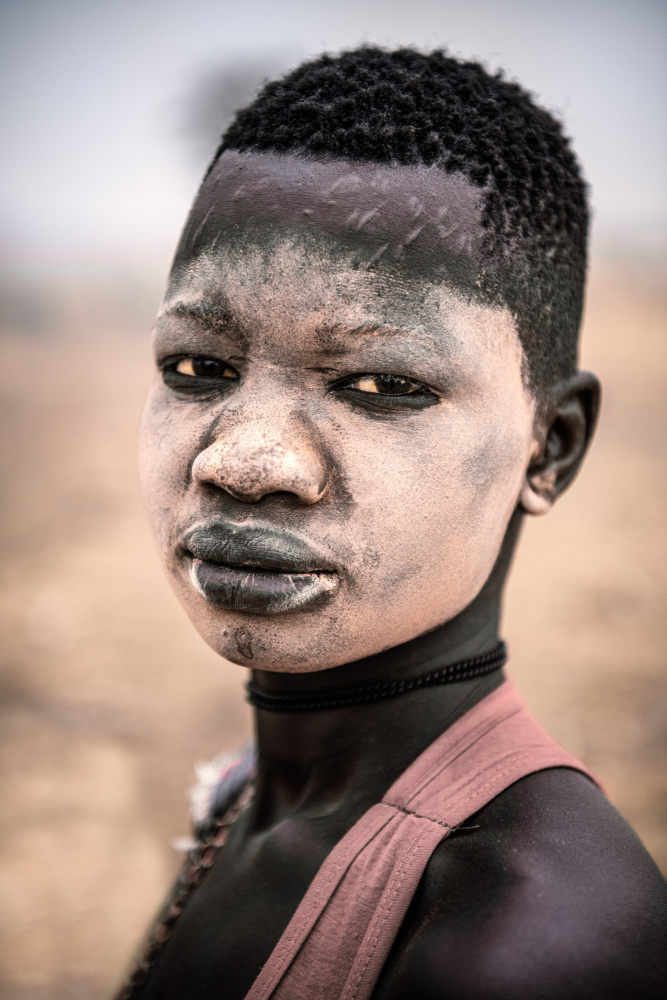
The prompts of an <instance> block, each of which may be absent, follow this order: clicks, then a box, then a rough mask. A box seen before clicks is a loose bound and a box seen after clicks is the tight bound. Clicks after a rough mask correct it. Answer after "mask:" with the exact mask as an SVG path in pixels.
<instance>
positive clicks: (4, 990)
mask: <svg viewBox="0 0 667 1000" xmlns="http://www.w3.org/2000/svg"><path fill="white" fill-rule="evenodd" d="M666 26H667V6H666V5H665V4H664V3H663V2H661V0H467V2H466V3H465V4H464V3H460V2H456V3H455V2H452V0H438V2H431V0H411V2H410V3H406V2H404V0H382V2H380V0H354V2H352V0H337V2H335V3H334V2H331V0H325V2H318V0H272V2H268V0H246V2H245V3H243V4H239V3H232V2H231V0H188V2H187V3H186V2H184V0H183V2H174V0H114V3H104V2H101V0H20V2H19V0H2V3H0V88H1V91H2V97H1V100H0V123H1V130H2V135H3V147H4V149H3V153H2V163H1V165H0V220H1V223H0V225H1V235H0V264H1V277H0V331H1V335H0V352H1V364H2V372H3V378H2V379H1V380H0V408H1V414H2V438H1V451H0V477H1V483H2V497H1V501H0V502H1V504H2V536H1V541H0V551H1V554H2V559H1V565H0V608H1V614H2V647H1V651H0V713H1V714H0V755H1V758H2V759H1V762H0V785H1V793H0V802H1V803H2V814H1V816H0V824H1V836H0V970H1V971H0V996H1V997H2V998H3V1000H4V998H11V1000H24V998H28V997H29V998H31V1000H32V998H36V1000H47V998H48V1000H78V998H81V1000H83V998H86V1000H97V998H99V1000H101V998H103V997H105V996H106V995H107V994H108V992H109V989H110V985H111V984H112V983H113V981H114V979H115V978H116V977H117V976H118V975H119V973H120V971H121V970H122V968H123V965H124V963H125V961H126V960H127V957H128V954H129V953H130V951H131V949H132V947H133V946H134V944H135V943H136V941H137V938H138V937H139V936H140V935H141V933H142V931H143V929H144V927H145V925H146V923H147V921H148V920H149V918H150V916H151V914H152V912H153V911H154V909H155V907H156V906H157V904H158V903H159V901H160V899H161V897H162V895H163V894H164V892H165V889H166V887H167V885H168V883H169V880H170V879H171V877H172V876H173V873H174V871H175V868H176V867H177V865H178V863H179V857H178V854H177V853H176V851H175V850H174V849H173V848H172V847H171V846H170V845H171V842H172V841H173V840H174V839H175V838H177V837H179V836H182V835H184V834H186V833H187V832H188V818H187V807H186V799H185V789H186V788H187V786H188V785H189V784H191V783H192V780H193V771H192V765H193V762H195V761H197V760H202V759H206V758H208V757H211V756H213V755H215V754H217V753H219V752H221V751H223V750H228V749H232V748H234V747H236V746H238V745H239V744H240V743H241V742H242V741H243V740H244V739H245V738H246V736H247V734H248V731H249V714H248V710H247V707H246V706H245V704H244V701H243V697H242V683H243V680H244V677H243V676H242V674H243V671H241V670H240V668H238V667H235V666H232V665H230V664H226V663H225V662H224V661H222V660H220V659H219V658H218V657H216V655H215V654H214V653H212V652H211V651H210V650H209V649H208V648H207V647H206V646H204V644H203V643H202V642H201V640H200V639H199V638H198V637H197V636H196V635H195V633H194V632H193V630H192V628H191V627H190V625H189V623H188V622H187V620H186V619H185V616H184V615H183V613H182V612H181V610H180V608H179V607H178V605H177V603H176V601H175V599H174V598H173V596H172V595H171V593H170V591H169V589H168V587H167V584H166V583H165V581H164V580H163V578H162V575H161V570H160V568H159V566H158V562H157V558H156V556H155V555H154V552H153V549H152V543H151V539H150V537H149V534H148V529H147V526H146V524H145V522H144V516H143V513H142V510H141V505H140V501H139V496H138V489H137V478H136V471H135V434H136V427H137V421H138V417H139V412H140V409H141V404H142V396H143V393H144V390H145V386H146V383H147V380H148V376H149V372H150V356H149V350H148V331H149V329H150V326H151V322H152V318H153V315H154V312H155V309H156V307H157V304H158V301H159V298H160V294H161V290H162V287H163V283H164V280H165V276H166V272H167V269H168V266H169V261H170V256H171V254H172V252H173V249H174V246H175V243H176V240H177V237H178V233H179V228H180V226H181V225H182V222H183V220H184V217H185V214H186V211H187V209H188V206H189V202H190V200H191V198H192V195H193V194H194V191H195V188H196V185H197V183H198V180H199V177H200V175H201V173H202V171H203V169H204V167H205V166H206V164H207V162H208V159H209V158H210V156H211V154H212V152H213V150H214V147H215V144H216V140H217V137H218V135H219V133H220V132H221V131H222V129H223V128H224V126H225V124H226V122H227V121H228V120H229V117H230V115H231V113H232V111H233V109H234V108H236V107H238V106H239V105H241V104H243V103H244V102H245V101H246V100H247V99H248V98H249V97H250V96H252V94H253V92H254V91H255V89H256V88H257V87H258V85H259V84H260V83H261V82H262V80H263V79H265V78H267V77H270V76H273V75H276V74H278V73H280V72H282V71H284V70H285V69H288V68H290V67H291V66H294V65H295V64H297V63H298V62H299V61H301V60H302V59H304V58H306V57H308V56H310V55H313V54H316V53H319V52H320V51H322V50H324V49H329V50H337V49H340V48H341V47H349V46H353V45H356V44H358V43H359V42H361V41H363V40H370V41H374V42H379V43H382V44H387V45H396V44H415V45H417V46H420V47H424V48H433V47H436V46H441V45H445V46H447V47H448V48H449V50H450V51H451V52H452V53H454V54H457V55H462V56H464V57H468V58H469V57H477V58H480V59H482V60H484V61H485V62H486V63H487V64H488V65H490V66H491V67H496V66H503V67H505V68H506V70H507V72H508V74H509V75H510V76H511V77H513V78H516V79H518V80H519V81H520V82H521V83H522V84H524V85H525V86H526V87H528V88H529V89H530V90H532V91H533V92H535V93H536V94H537V96H538V97H539V99H540V101H541V102H542V103H543V104H545V105H546V106H547V107H548V108H550V109H552V110H555V111H556V112H557V113H558V114H559V115H560V116H561V117H562V118H563V119H564V121H565V123H566V126H567V129H568V131H569V132H570V134H571V135H572V136H573V137H574V143H575V148H576V149H577V152H578V154H579V156H580V158H581V160H582V162H583V164H584V167H585V171H586V174H587V177H588V179H589V180H590V182H591V185H592V201H593V206H594V212H595V219H594V228H593V256H592V265H591V275H590V285H589V292H588V304H587V310H586V320H585V328H584V334H583V363H584V365H585V366H588V367H591V368H592V369H594V370H595V371H596V372H597V373H598V374H599V375H600V376H601V378H602V380H603V383H604V386H605V390H606V395H605V400H604V407H603V412H602V420H601V426H600V430H599V433H598V435H597V438H596V440H595V443H594V447H593V451H592V454H591V456H590V458H589V460H588V462H587V465H586V468H585V469H584V471H583V473H582V474H581V476H580V478H579V480H578V481H577V483H576V485H575V487H574V489H573V490H572V491H571V492H570V493H569V494H568V495H567V496H566V497H565V498H564V499H563V500H562V502H561V503H560V504H559V506H558V508H557V509H556V510H555V511H554V512H553V513H552V514H551V515H550V516H549V517H548V518H545V519H542V520H535V521H531V522H530V523H529V524H528V525H527V527H526V531H525V534H524V538H523V541H522V545H521V549H520V553H519V556H518V559H517V562H516V565H515V568H514V571H513V576H512V580H511V585H510V588H509V594H508V600H507V607H506V614H505V625H504V633H505V636H506V638H507V639H508V642H509V645H510V648H511V654H512V656H511V672H512V673H513V674H514V675H515V677H516V678H517V679H518V681H519V684H520V686H521V688H522V690H523V692H524V693H525V695H526V696H527V698H528V701H529V704H530V706H531V707H532V708H533V710H534V711H535V712H536V714H537V715H538V717H539V718H540V719H541V720H542V721H543V722H544V723H545V724H546V726H547V727H548V728H549V730H550V731H551V732H552V733H553V735H554V736H556V737H557V738H558V739H559V740H560V741H561V742H562V743H563V744H564V745H565V746H566V747H568V748H569V749H571V750H572V751H574V752H575V753H576V754H578V755H579V756H580V757H581V758H582V759H583V760H584V761H585V762H586V763H587V764H589V765H590V766H591V767H592V768H593V769H594V770H595V771H596V772H597V773H598V775H599V776H600V777H601V778H602V780H603V781H604V783H605V785H606V787H607V789H608V791H609V794H610V796H611V799H612V801H613V802H614V803H615V804H616V805H617V807H618V808H619V809H620V810H621V812H622V813H623V815H624V816H625V817H626V818H627V819H628V821H629V822H630V823H632V825H633V826H634V827H635V828H636V830H637V831H638V833H639V835H640V836H641V837H642V839H643V841H644V843H645V844H646V846H647V847H648V849H649V850H650V851H651V853H652V854H653V856H654V857H655V858H656V860H657V861H658V863H659V864H660V865H661V866H662V867H663V870H667V776H666V773H665V749H666V747H667V734H666V732H665V725H664V716H665V702H666V699H665V686H666V683H665V651H666V647H667V643H666V641H665V613H664V609H665V604H664V598H665V558H664V557H665V548H666V546H665V521H664V502H665V479H666V475H665V471H666V470H665V428H666V425H667V420H666V412H665V410H666V402H665V401H666V400H667V393H665V370H666V360H667V359H666V353H667V352H666V348H665V316H666V312H667V310H666V302H665V259H666V250H667V241H666V221H665V220H666V197H665V183H664V178H665V177H666V176H667V163H666V160H667V156H666V153H667V142H666V137H665V110H666V109H665V100H666V94H667V87H666V86H665V84H666V82H667V81H666V79H665V77H666V69H665V55H664V53H665V41H666V37H665V36H666V33H667V32H666Z"/></svg>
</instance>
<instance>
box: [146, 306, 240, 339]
mask: <svg viewBox="0 0 667 1000" xmlns="http://www.w3.org/2000/svg"><path fill="white" fill-rule="evenodd" d="M166 316H183V317H185V318H186V319H194V320H195V321H196V322H197V323H202V324H203V325H205V326H207V327H212V328H213V329H214V330H216V328H217V330H219V331H222V330H224V332H225V333H226V334H228V336H229V337H230V338H231V339H232V340H235V341H237V342H238V343H240V344H245V337H244V335H243V332H242V329H241V324H240V322H239V320H238V317H237V316H235V314H234V311H233V310H232V309H231V307H230V305H229V303H228V302H227V300H226V297H223V296H221V300H220V301H219V302H211V301H210V300H205V299H204V300H200V301H198V302H175V303H174V304H173V305H171V306H169V307H168V308H167V309H165V311H164V312H163V313H162V316H161V317H160V318H163V317H166Z"/></svg>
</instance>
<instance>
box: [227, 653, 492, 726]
mask: <svg viewBox="0 0 667 1000" xmlns="http://www.w3.org/2000/svg"><path fill="white" fill-rule="evenodd" d="M506 660H507V647H506V646H505V643H504V642H499V643H498V645H497V646H496V647H495V649H492V650H491V651H490V652H489V653H482V654H481V655H480V656H473V657H472V659H470V660H459V662H458V663H450V664H449V665H448V666H446V667H440V668H439V669H438V670H429V672H428V673H426V674H420V675H419V676H418V677H406V678H404V679H403V680H399V681H377V682H375V683H373V682H371V683H365V684H364V683H361V684H349V685H348V686H347V687H338V688H325V689H324V690H322V691H302V692H301V691H267V689H266V688H262V687H260V686H259V685H258V684H255V683H254V682H253V681H248V683H247V684H246V690H247V692H248V701H249V702H250V704H251V705H254V706H255V708H262V709H264V711H265V712H317V711H319V710H321V709H328V708H347V707H348V706H349V705H367V704H368V703H369V702H372V701H384V699H385V698H395V697H396V696H397V695H399V694H407V692H408V691H419V690H421V688H429V687H436V686H438V685H439V684H454V683H455V682H456V681H467V680H469V679H470V678H472V677H483V676H484V674H490V673H492V672H493V671H494V670H500V668H501V667H502V665H503V664H504V663H505V661H506Z"/></svg>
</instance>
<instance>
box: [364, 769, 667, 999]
mask: <svg viewBox="0 0 667 1000" xmlns="http://www.w3.org/2000/svg"><path fill="white" fill-rule="evenodd" d="M473 825H474V826H477V827H478V828H477V829H474V830H468V831H465V830H464V831H461V832H459V833H458V834H455V835H453V836H451V837H450V838H448V839H447V840H445V841H443V842H442V844H441V845H440V846H439V847H438V849H437V850H436V852H435V853H434V855H433V857H432V859H431V861H430V863H429V866H428V868H427V870H426V873H425V875H424V878H423V879H422V882H421V884H420V886H419V889H418V891H417V894H416V896H415V898H414V900H413V903H412V906H411V908H410V910H409V911H408V914H407V917H406V920H405V921H404V923H403V926H402V928H401V931H400V933H399V936H398V938H397V940H396V943H395V945H394V948H393V949H392V952H391V954H390V956H389V960H388V962H387V965H386V966H385V969H384V972H383V974H382V978H381V980H380V982H379V983H378V986H377V989H376V991H375V993H374V994H373V998H374V1000H399V998H400V1000H405V998H408V997H416V996H418V997H420V998H421V1000H431V998H433V1000H436V998H438V1000H443V998H445V997H446V998H451V1000H457V998H466V1000H476V998H479V1000H521V998H526V1000H532V998H540V1000H551V998H553V1000H556V998H558V1000H562V998H563V997H568V998H569V1000H579V998H581V1000H598V998H599V1000H614V998H617V997H618V998H619V1000H620V998H623V1000H625V998H627V997H630V996H632V997H633V998H636V1000H653V998H656V1000H657V998H658V997H663V996H665V995H667V947H666V944H667V883H666V882H665V880H664V879H663V877H662V875H661V874H660V872H659V871H658V869H657V867H656V866H655V864H654V863H653V861H652V859H651V858H650V856H649V855H648V853H647V852H646V850H645V849H644V847H643V846H642V844H641V843H640V841H639V839H638V838H637V836H636V835H635V834H634V832H633V831H632V830H631V829H630V827H629V826H628V825H627V823H625V821H624V820H623V819H622V817H621V816H620V815H619V814H618V812H617V811H616V810H615V809H614V808H613V806H611V805H610V803H609V802H608V801H607V800H606V799H605V797H604V796H603V795H602V794H601V792H600V791H599V790H598V789H597V788H595V786H594V785H593V784H592V783H591V782H590V781H589V780H588V779H587V778H585V777H584V776H583V775H582V774H579V773H578V772H576V771H570V770H567V769H554V770H550V771H543V772H540V773H538V774H533V775H530V776H529V777H527V778H524V779H523V780H521V781H519V782H517V783H516V784H515V785H513V786H512V787H511V788H509V789H507V791H505V792H503V794H502V795H499V796H498V797H497V798H496V799H494V801H493V802H491V803H490V804H489V805H488V806H486V807H485V808H484V809H483V810H481V811H480V812H479V813H478V814H477V816H475V817H474V818H473V819H471V820H470V821H469V823H467V824H466V826H473Z"/></svg>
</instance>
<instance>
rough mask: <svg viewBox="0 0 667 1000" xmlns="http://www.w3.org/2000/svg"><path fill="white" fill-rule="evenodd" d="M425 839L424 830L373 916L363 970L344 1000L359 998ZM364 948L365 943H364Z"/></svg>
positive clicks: (405, 858) (404, 857) (345, 990)
mask: <svg viewBox="0 0 667 1000" xmlns="http://www.w3.org/2000/svg"><path fill="white" fill-rule="evenodd" d="M423 818H424V819H428V817H426V816H425V817H423ZM425 839H426V831H425V830H423V831H422V832H421V833H420V835H419V838H418V839H417V840H416V841H415V842H414V843H413V845H412V847H411V849H410V851H409V852H408V853H406V854H405V855H404V856H403V863H402V865H401V868H400V876H399V877H398V878H396V879H395V880H394V884H393V886H392V891H391V895H390V896H388V897H387V898H386V900H385V901H384V903H383V907H382V911H379V910H376V911H375V913H374V914H373V919H375V918H377V919H375V926H374V927H373V934H372V938H371V940H370V941H369V942H368V949H367V952H366V959H365V961H364V964H363V966H362V967H361V969H360V970H359V971H358V973H357V977H356V979H357V981H356V983H355V985H354V986H351V987H350V991H348V990H347V989H346V988H345V987H344V988H343V989H344V992H343V994H342V998H343V1000H345V998H346V997H349V998H350V1000H354V997H356V996H357V993H358V992H359V987H360V986H361V983H362V980H363V978H364V975H365V973H366V969H367V968H368V965H369V963H370V961H371V959H372V957H373V955H374V954H375V952H376V950H377V946H378V941H379V939H380V933H381V931H382V928H383V927H384V925H385V924H386V922H387V919H388V918H389V915H390V913H391V910H392V907H393V904H394V901H395V900H396V896H397V895H398V892H399V890H400V888H401V886H402V885H403V882H404V881H405V879H406V878H407V876H408V875H409V874H410V866H411V863H412V861H413V859H414V857H415V855H416V854H417V852H418V850H419V849H420V847H421V846H422V844H423V842H424V840H425ZM362 946H363V942H362Z"/></svg>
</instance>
